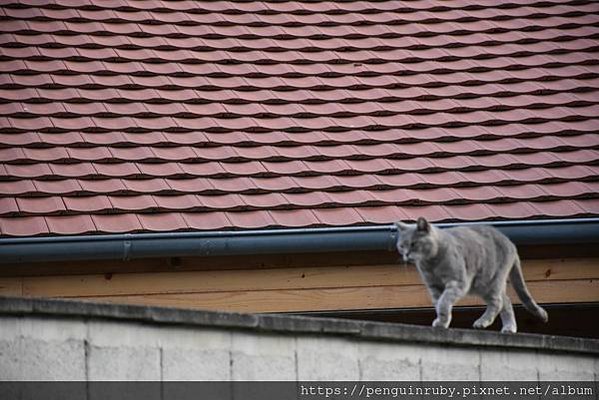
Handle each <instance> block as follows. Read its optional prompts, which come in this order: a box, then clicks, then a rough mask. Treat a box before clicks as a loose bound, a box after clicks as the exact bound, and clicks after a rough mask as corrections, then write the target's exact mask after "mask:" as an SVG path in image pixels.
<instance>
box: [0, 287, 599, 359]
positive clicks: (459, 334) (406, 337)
mask: <svg viewBox="0 0 599 400" xmlns="http://www.w3.org/2000/svg"><path fill="white" fill-rule="evenodd" d="M0 315H16V316H28V315H33V316H41V317H57V318H84V319H86V320H88V319H90V318H96V319H110V320H119V321H132V322H143V323H153V324H159V325H183V326H195V327H211V328H224V329H239V330H251V331H258V332H275V333H292V334H319V335H327V336H328V335H332V336H346V337H347V336H349V337H354V338H357V339H366V340H382V341H392V342H410V343H428V344H431V343H433V344H443V345H455V346H477V347H491V348H497V347H499V348H515V349H543V350H546V351H550V352H568V353H583V354H599V340H595V339H587V338H576V337H568V336H549V335H539V334H530V333H518V334H515V335H512V334H502V333H499V332H492V331H478V330H470V329H455V328H451V329H437V328H432V327H425V326H418V325H406V324H398V323H393V324H391V323H383V322H372V321H356V320H344V319H334V318H314V317H304V316H289V315H277V314H262V315H261V314H243V313H231V312H217V311H198V310H190V309H178V308H165V307H147V306H136V305H117V304H107V303H92V302H84V301H73V300H57V299H32V298H15V297H0Z"/></svg>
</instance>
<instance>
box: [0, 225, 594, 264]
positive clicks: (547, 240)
mask: <svg viewBox="0 0 599 400" xmlns="http://www.w3.org/2000/svg"><path fill="white" fill-rule="evenodd" d="M478 224H479V223H454V224H438V225H437V226H440V227H442V228H448V227H454V226H468V225H478ZM486 224H490V225H494V226H496V227H497V228H498V229H500V230H501V231H502V232H504V233H505V234H506V235H507V236H508V237H510V238H511V239H512V240H513V241H514V242H515V243H516V244H518V245H533V244H545V245H553V244H564V243H598V244H599V218H587V219H563V220H539V221H505V222H489V223H486ZM396 239H397V233H396V231H395V229H394V227H393V226H392V225H382V226H368V227H346V228H311V229H264V230H253V231H216V232H172V233H139V234H120V235H80V236H52V237H28V238H4V239H0V264H15V263H25V262H44V261H75V260H132V259H140V258H152V257H190V256H225V255H258V254H284V253H320V252H343V251H369V250H374V251H377V250H378V251H394V250H395V241H396Z"/></svg>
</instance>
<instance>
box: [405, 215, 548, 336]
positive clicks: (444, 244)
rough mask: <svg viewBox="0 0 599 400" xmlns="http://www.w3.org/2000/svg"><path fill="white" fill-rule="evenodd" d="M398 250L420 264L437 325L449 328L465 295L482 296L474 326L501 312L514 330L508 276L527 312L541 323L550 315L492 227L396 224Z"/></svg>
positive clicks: (504, 322) (505, 323)
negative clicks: (482, 304)
mask: <svg viewBox="0 0 599 400" xmlns="http://www.w3.org/2000/svg"><path fill="white" fill-rule="evenodd" d="M395 225H396V226H397V229H398V233H399V238H398V240H397V249H398V250H399V252H400V253H401V254H402V256H403V259H404V261H405V262H408V261H410V262H412V263H414V264H416V267H417V269H418V272H420V276H421V277H422V280H423V281H424V283H425V285H426V287H427V289H428V291H429V293H430V295H431V297H432V300H433V304H434V306H435V309H436V311H437V318H436V319H435V320H434V321H433V326H438V327H443V328H447V327H449V323H450V322H451V309H452V307H453V305H454V304H455V303H456V302H457V301H458V300H460V299H461V298H462V297H464V296H465V295H466V294H474V295H477V296H480V297H481V298H482V299H483V300H484V301H485V303H486V305H487V309H486V310H485V312H484V314H483V315H482V316H481V317H480V318H479V319H477V320H476V322H474V325H473V326H474V327H475V328H486V327H488V326H489V325H491V324H492V323H493V321H495V318H496V317H497V315H498V314H499V315H500V316H501V322H502V325H503V327H502V329H501V331H502V332H510V333H514V332H516V329H517V327H516V318H515V316H514V310H513V308H512V303H511V301H510V298H509V297H508V295H507V293H506V283H507V278H508V276H509V278H510V280H511V282H512V285H513V286H514V289H516V293H517V294H518V297H520V299H521V300H522V303H523V305H524V307H526V309H527V310H528V311H529V312H530V313H532V314H533V315H534V316H536V317H537V318H539V319H541V320H542V321H543V322H547V320H548V316H547V312H546V311H545V310H543V309H542V308H541V307H539V305H538V304H537V303H535V301H534V300H533V298H532V297H531V295H530V293H529V292H528V289H527V288H526V284H525V283H524V278H523V276H522V269H521V267H520V258H519V257H518V252H517V250H516V246H515V245H514V244H513V243H512V242H511V241H510V240H509V239H508V238H507V237H506V236H505V235H503V234H502V233H501V232H499V231H498V230H497V229H495V228H493V227H491V226H470V227H457V228H450V229H439V228H436V227H434V226H433V225H431V224H429V222H428V221H427V220H426V219H424V218H422V217H421V218H418V221H417V222H416V225H407V224H404V223H403V222H396V224H395Z"/></svg>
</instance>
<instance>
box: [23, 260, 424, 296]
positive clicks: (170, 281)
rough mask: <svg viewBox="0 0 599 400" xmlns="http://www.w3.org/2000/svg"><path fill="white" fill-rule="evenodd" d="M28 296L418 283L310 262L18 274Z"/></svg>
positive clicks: (411, 273)
mask: <svg viewBox="0 0 599 400" xmlns="http://www.w3.org/2000/svg"><path fill="white" fill-rule="evenodd" d="M23 282H24V288H23V290H24V293H25V294H26V295H28V296H44V297H57V296H60V297H62V296H68V297H78V296H105V295H129V294H160V293H163V294H166V293H190V292H222V291H227V292H231V291H251V290H269V289H305V288H329V287H354V286H380V285H385V286H388V285H406V284H418V283H420V278H419V276H418V274H417V272H416V270H415V269H414V268H407V267H400V266H389V265H381V266H359V267H313V268H280V269H269V270H264V269H252V270H228V271H194V272H173V273H154V274H115V275H112V276H110V275H75V276H52V277H26V278H23Z"/></svg>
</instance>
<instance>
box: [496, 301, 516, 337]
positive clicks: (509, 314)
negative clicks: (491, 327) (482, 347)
mask: <svg viewBox="0 0 599 400" xmlns="http://www.w3.org/2000/svg"><path fill="white" fill-rule="evenodd" d="M499 316H500V317H501V325H502V327H501V332H503V333H516V331H517V330H518V326H517V325H516V316H515V315H514V308H513V307H512V301H511V300H510V298H509V296H508V295H507V293H506V292H503V308H502V309H501V312H500V313H499Z"/></svg>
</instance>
